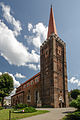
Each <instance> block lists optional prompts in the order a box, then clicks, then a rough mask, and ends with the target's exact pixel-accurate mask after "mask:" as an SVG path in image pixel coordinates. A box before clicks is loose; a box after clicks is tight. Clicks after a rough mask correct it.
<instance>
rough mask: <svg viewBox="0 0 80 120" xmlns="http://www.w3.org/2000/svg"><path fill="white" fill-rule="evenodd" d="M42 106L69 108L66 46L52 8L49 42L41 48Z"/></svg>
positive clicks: (45, 42)
mask: <svg viewBox="0 0 80 120" xmlns="http://www.w3.org/2000/svg"><path fill="white" fill-rule="evenodd" d="M40 67H41V71H40V73H41V101H42V105H49V106H52V107H55V108H57V107H68V88H67V65H66V44H65V43H64V42H63V41H62V40H61V39H60V38H59V37H58V34H57V30H56V25H55V19H54V14H53V10H52V6H51V10H50V19H49V25H48V34H47V40H46V41H44V43H43V44H42V45H41V47H40Z"/></svg>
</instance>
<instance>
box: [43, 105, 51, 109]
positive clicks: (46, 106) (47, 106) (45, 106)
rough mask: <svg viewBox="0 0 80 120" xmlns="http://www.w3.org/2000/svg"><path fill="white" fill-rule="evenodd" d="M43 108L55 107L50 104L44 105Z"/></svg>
mask: <svg viewBox="0 0 80 120" xmlns="http://www.w3.org/2000/svg"><path fill="white" fill-rule="evenodd" d="M42 108H53V107H52V106H50V105H43V106H42Z"/></svg>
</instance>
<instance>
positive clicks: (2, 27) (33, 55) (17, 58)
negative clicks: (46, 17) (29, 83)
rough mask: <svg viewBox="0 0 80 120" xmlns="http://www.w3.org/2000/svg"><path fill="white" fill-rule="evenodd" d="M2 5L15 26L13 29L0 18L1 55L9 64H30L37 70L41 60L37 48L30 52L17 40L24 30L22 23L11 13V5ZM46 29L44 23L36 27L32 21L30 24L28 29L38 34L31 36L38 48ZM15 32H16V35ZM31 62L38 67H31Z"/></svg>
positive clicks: (8, 18) (9, 20)
mask: <svg viewBox="0 0 80 120" xmlns="http://www.w3.org/2000/svg"><path fill="white" fill-rule="evenodd" d="M0 6H2V11H3V17H4V18H5V19H6V20H7V22H8V23H10V24H11V25H12V26H13V30H11V29H10V28H9V27H8V26H7V25H6V24H5V23H4V22H3V21H1V20H0V55H1V56H3V57H4V58H5V59H6V60H7V61H8V63H9V64H13V65H17V66H22V65H23V66H28V67H29V68H31V69H33V68H34V70H36V68H37V64H39V61H40V60H39V59H40V56H39V54H38V51H36V49H35V50H31V52H29V49H28V48H27V47H25V46H24V45H23V44H22V43H21V42H19V41H18V40H17V38H16V37H17V36H18V35H19V34H20V31H21V30H22V28H21V23H20V21H19V20H16V19H15V18H14V17H13V16H12V15H11V8H10V6H8V5H4V4H3V3H0ZM39 26H40V28H39ZM45 29H46V28H45V26H44V25H43V24H42V23H38V24H36V25H35V26H34V28H33V26H32V24H31V23H29V24H28V30H29V31H31V30H32V33H33V34H36V36H35V37H33V36H29V39H31V40H32V44H33V45H34V46H35V47H36V48H39V46H40V45H41V36H44V35H42V34H43V32H44V30H45ZM14 33H16V35H15V34H14ZM25 37H26V35H25ZM36 63H37V64H36ZM29 64H34V65H33V66H36V67H31V65H29ZM37 69H38V68H37Z"/></svg>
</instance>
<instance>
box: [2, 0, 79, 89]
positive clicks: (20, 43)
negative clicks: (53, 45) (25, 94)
mask: <svg viewBox="0 0 80 120" xmlns="http://www.w3.org/2000/svg"><path fill="white" fill-rule="evenodd" d="M51 4H52V5H53V11H54V16H55V22H56V28H57V31H58V35H59V37H60V38H61V39H62V40H63V41H64V42H66V52H67V73H68V80H69V82H68V89H69V90H71V89H73V88H80V54H79V51H80V14H79V12H80V0H77V1H75V0H34V1H33V0H7V1H6V0H0V72H1V73H4V72H9V73H10V74H12V76H13V77H14V79H15V81H16V84H17V85H16V86H18V85H19V83H23V82H24V81H26V80H27V79H29V78H30V77H32V76H33V75H35V74H36V73H38V72H39V71H40V67H39V62H40V60H39V57H40V56H39V55H40V53H39V46H40V45H41V43H42V42H43V41H44V40H45V39H46V36H47V26H48V22H49V14H50V6H51Z"/></svg>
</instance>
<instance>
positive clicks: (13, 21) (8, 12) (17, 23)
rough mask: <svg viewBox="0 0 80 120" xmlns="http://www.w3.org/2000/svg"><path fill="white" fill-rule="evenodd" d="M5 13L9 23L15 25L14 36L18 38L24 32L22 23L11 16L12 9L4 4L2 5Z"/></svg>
mask: <svg viewBox="0 0 80 120" xmlns="http://www.w3.org/2000/svg"><path fill="white" fill-rule="evenodd" d="M0 5H1V7H2V11H3V17H4V18H5V19H6V20H7V22H8V23H10V24H11V25H13V27H14V32H13V33H14V34H15V35H16V36H17V35H18V34H19V33H20V31H21V30H22V27H21V23H20V21H19V20H16V19H15V18H14V17H13V16H12V15H11V8H10V6H8V5H4V4H3V3H0Z"/></svg>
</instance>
